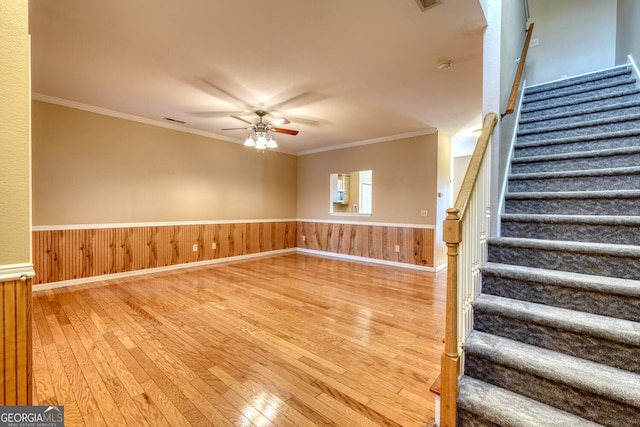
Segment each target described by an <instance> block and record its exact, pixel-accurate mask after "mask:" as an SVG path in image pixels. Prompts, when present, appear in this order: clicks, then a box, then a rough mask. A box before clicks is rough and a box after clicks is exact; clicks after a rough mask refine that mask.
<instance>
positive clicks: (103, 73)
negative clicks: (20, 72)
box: [30, 0, 485, 154]
mask: <svg viewBox="0 0 640 427" xmlns="http://www.w3.org/2000/svg"><path fill="white" fill-rule="evenodd" d="M484 25H485V20H484V15H483V13H482V9H481V6H480V3H479V1H478V0H471V1H469V0H441V1H440V4H438V5H437V6H435V7H432V8H430V9H427V10H426V11H424V12H423V11H422V10H421V9H420V8H419V6H418V4H417V2H416V0H270V1H264V0H263V1H258V0H233V1H231V0H226V1H225V0H182V1H175V0H173V1H168V0H109V1H91V0H89V1H88V0H55V1H52V0H30V33H31V45H32V90H33V92H34V97H36V98H38V97H40V98H46V99H59V100H65V101H71V102H73V103H80V104H86V105H89V106H93V107H98V108H102V109H107V110H111V111H115V112H119V113H124V114H129V115H134V116H138V117H141V118H145V119H151V120H158V121H162V120H163V118H164V117H170V118H173V119H177V120H182V121H185V122H186V124H184V125H178V126H180V127H186V128H189V129H193V130H196V131H198V132H206V133H209V134H212V136H215V135H219V136H221V137H222V138H223V139H226V140H230V139H233V140H234V141H237V142H242V141H244V139H245V137H246V132H244V131H243V130H235V131H221V129H222V128H228V127H242V126H243V125H244V124H243V123H242V122H241V121H239V120H237V119H234V118H232V117H230V115H231V114H234V115H240V116H242V117H245V118H247V119H249V120H251V121H257V116H256V115H255V114H253V111H255V110H256V109H263V110H266V111H268V112H269V113H270V116H267V119H268V118H269V117H277V116H283V117H286V118H288V119H289V120H291V123H290V124H288V125H285V126H281V127H283V128H289V129H296V130H299V131H300V133H299V134H298V135H297V136H290V135H276V136H277V140H278V143H279V145H280V148H279V151H282V152H287V153H292V154H296V153H297V154H300V153H305V152H310V151H311V152H312V151H315V150H321V149H326V148H327V147H331V146H340V145H344V144H350V143H361V142H363V141H370V140H378V139H385V138H389V137H393V136H396V135H407V136H408V135H413V134H420V133H429V132H433V130H434V128H439V129H441V130H443V131H444V132H446V133H447V134H449V135H453V134H455V133H457V132H458V131H460V130H461V129H463V128H464V127H466V126H469V125H471V126H472V127H474V126H475V127H479V126H480V123H479V119H478V117H480V111H481V93H482V90H481V88H482V32H483V28H484ZM445 60H450V61H453V66H452V67H451V69H449V70H448V71H440V70H439V69H438V64H439V63H440V62H442V61H445ZM61 102H62V101H61ZM474 120H478V123H474Z"/></svg>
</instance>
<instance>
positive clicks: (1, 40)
mask: <svg viewBox="0 0 640 427" xmlns="http://www.w3.org/2000/svg"><path fill="white" fill-rule="evenodd" d="M28 32H29V29H28V2H23V1H2V2H0V100H1V102H0V130H1V131H0V266H2V265H9V264H21V263H28V262H30V260H31V253H30V252H31V244H30V242H31V230H30V215H31V214H30V206H29V205H30V195H29V192H30V189H29V185H30V177H29V175H30V170H29V164H30V161H29V149H30V147H29V99H30V97H31V95H30V87H29V34H28Z"/></svg>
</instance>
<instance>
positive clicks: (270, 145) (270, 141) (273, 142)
mask: <svg viewBox="0 0 640 427" xmlns="http://www.w3.org/2000/svg"><path fill="white" fill-rule="evenodd" d="M267 148H278V144H277V143H276V140H275V139H274V138H273V136H270V137H269V139H268V140H267Z"/></svg>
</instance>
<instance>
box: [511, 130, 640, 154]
mask: <svg viewBox="0 0 640 427" xmlns="http://www.w3.org/2000/svg"><path fill="white" fill-rule="evenodd" d="M622 147H640V134H639V135H632V136H626V137H620V138H606V137H605V138H603V139H593V140H586V141H567V142H560V143H554V144H541V145H535V146H529V147H518V145H517V144H516V145H515V146H514V154H513V155H514V157H516V158H520V157H528V156H546V155H551V154H566V153H579V152H583V151H594V150H607V149H610V148H622Z"/></svg>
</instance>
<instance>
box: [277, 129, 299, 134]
mask: <svg viewBox="0 0 640 427" xmlns="http://www.w3.org/2000/svg"><path fill="white" fill-rule="evenodd" d="M271 132H277V133H286V134H287V135H297V134H298V131H297V130H291V129H282V128H271Z"/></svg>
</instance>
